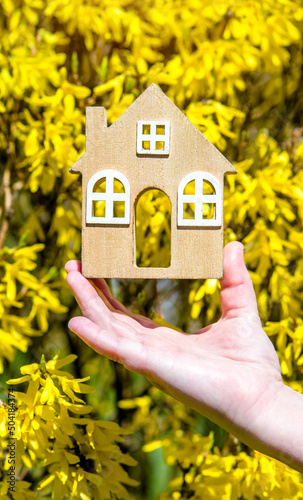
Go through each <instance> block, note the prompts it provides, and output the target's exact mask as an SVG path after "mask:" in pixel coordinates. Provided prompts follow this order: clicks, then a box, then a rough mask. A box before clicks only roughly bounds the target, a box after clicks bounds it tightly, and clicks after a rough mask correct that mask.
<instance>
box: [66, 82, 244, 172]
mask: <svg viewBox="0 0 303 500" xmlns="http://www.w3.org/2000/svg"><path fill="white" fill-rule="evenodd" d="M149 100H152V102H153V107H156V108H157V109H159V112H160V113H161V109H162V107H164V108H165V109H166V110H167V109H168V110H171V111H170V113H169V114H170V115H175V116H176V118H178V119H179V120H180V119H181V121H182V120H184V121H185V122H187V123H186V126H188V123H189V124H190V126H191V127H192V130H193V133H194V134H195V135H196V136H197V140H198V141H202V143H205V145H206V144H207V148H208V149H209V148H211V149H212V148H213V154H214V155H218V158H220V162H218V163H219V165H220V170H221V171H223V173H236V172H237V171H236V169H235V168H234V167H233V165H232V164H231V163H230V162H229V161H228V160H227V159H226V158H225V157H224V155H222V153H221V152H220V151H219V150H218V149H217V148H216V147H215V146H214V145H213V144H211V142H210V141H208V139H207V138H206V137H205V136H204V135H203V134H202V132H200V130H199V129H198V128H197V127H196V126H195V125H193V123H192V122H191V121H190V120H189V119H188V118H187V117H186V116H185V115H184V113H182V111H180V109H179V108H178V107H177V106H176V105H175V104H174V103H173V102H172V101H171V100H170V99H169V98H168V97H167V96H166V95H165V94H164V92H162V90H160V89H159V87H157V85H155V84H154V83H152V84H151V85H150V86H149V87H148V88H147V89H146V90H145V91H144V92H142V94H141V95H140V96H139V97H138V98H137V99H136V100H135V101H134V102H133V103H132V104H131V105H130V106H129V107H128V108H127V110H126V111H125V112H124V113H123V114H122V115H121V116H120V117H119V118H118V119H117V120H116V121H115V122H114V123H113V124H112V125H111V126H110V127H107V120H106V110H105V108H100V107H99V108H97V107H91V108H87V111H88V110H92V111H93V110H95V111H96V112H97V109H98V113H99V115H100V118H101V119H102V121H103V123H102V124H100V125H101V126H102V132H104V133H105V134H106V133H108V132H109V131H110V133H111V134H112V133H114V130H115V128H116V127H117V129H118V128H120V127H121V125H122V126H123V122H124V121H126V122H127V126H129V121H128V120H129V118H128V116H129V114H132V115H133V116H138V117H140V118H139V119H142V118H145V119H148V117H142V116H140V110H141V109H143V108H144V107H145V104H146V102H148V101H149ZM96 108H97V109H96ZM162 118H163V117H162ZM89 133H90V131H89V130H87V131H86V134H89ZM86 142H87V144H88V140H87V141H86ZM88 154H89V151H88V150H86V152H85V153H84V154H83V155H82V156H81V157H80V158H79V159H78V161H77V162H76V163H74V165H73V166H72V167H71V168H70V172H72V173H74V172H80V173H81V172H82V167H83V160H84V159H86V156H87V155H88Z"/></svg>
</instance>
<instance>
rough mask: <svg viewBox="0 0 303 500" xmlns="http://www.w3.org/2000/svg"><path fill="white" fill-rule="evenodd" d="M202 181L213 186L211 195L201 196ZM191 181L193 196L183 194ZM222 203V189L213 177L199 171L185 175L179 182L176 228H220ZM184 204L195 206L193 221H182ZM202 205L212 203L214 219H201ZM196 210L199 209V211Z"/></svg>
mask: <svg viewBox="0 0 303 500" xmlns="http://www.w3.org/2000/svg"><path fill="white" fill-rule="evenodd" d="M204 180H205V181H207V182H209V183H210V184H211V185H212V186H213V188H214V193H213V194H203V181H204ZM191 181H195V194H184V190H185V187H186V186H187V184H189V182H191ZM222 202H223V200H222V188H221V185H220V183H219V181H218V179H217V178H216V177H215V176H214V175H212V174H210V173H208V172H201V171H198V172H193V173H190V174H188V175H186V176H185V177H184V178H183V179H182V181H181V182H180V184H179V188H178V226H203V227H221V226H222ZM184 203H194V204H195V217H194V219H184V217H183V204H184ZM203 203H214V212H215V217H214V218H213V219H203ZM197 208H199V210H198V209H197Z"/></svg>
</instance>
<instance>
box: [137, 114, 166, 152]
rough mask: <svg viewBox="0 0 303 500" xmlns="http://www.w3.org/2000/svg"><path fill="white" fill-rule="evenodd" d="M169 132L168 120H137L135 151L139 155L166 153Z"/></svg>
mask: <svg viewBox="0 0 303 500" xmlns="http://www.w3.org/2000/svg"><path fill="white" fill-rule="evenodd" d="M169 133H170V122H166V121H164V122H161V121H159V122H158V121H144V120H140V121H138V123H137V153H138V154H139V155H157V156H161V155H162V156H165V155H168V154H169Z"/></svg>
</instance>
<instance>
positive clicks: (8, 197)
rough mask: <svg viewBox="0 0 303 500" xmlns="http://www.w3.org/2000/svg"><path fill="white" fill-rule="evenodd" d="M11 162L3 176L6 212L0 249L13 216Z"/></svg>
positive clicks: (4, 213) (0, 236)
mask: <svg viewBox="0 0 303 500" xmlns="http://www.w3.org/2000/svg"><path fill="white" fill-rule="evenodd" d="M10 182H11V161H8V162H7V165H6V167H5V170H4V174H3V186H2V189H3V195H4V211H3V222H2V226H1V229H0V249H1V248H2V246H3V244H4V241H5V237H6V234H7V232H8V229H9V221H10V219H11V217H12V215H13V207H12V202H13V196H12V191H11V186H10Z"/></svg>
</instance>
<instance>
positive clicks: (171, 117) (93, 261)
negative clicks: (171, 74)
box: [71, 84, 236, 279]
mask: <svg viewBox="0 0 303 500" xmlns="http://www.w3.org/2000/svg"><path fill="white" fill-rule="evenodd" d="M71 172H80V173H81V174H82V187H83V195H82V196H83V205H82V207H83V208H82V272H83V274H84V276H86V277H90V278H93V277H104V278H187V279H196V278H201V279H203V278H221V277H222V270H223V182H224V174H225V173H236V170H235V168H234V167H233V166H232V165H231V164H230V163H229V162H228V161H227V160H226V158H224V156H223V155H222V154H221V153H220V152H219V151H218V150H217V149H216V148H215V147H214V146H213V145H212V144H211V143H210V142H209V141H208V140H207V139H206V138H205V137H204V136H203V134H202V133H201V132H200V131H199V130H198V129H197V128H196V127H195V126H194V125H193V124H192V123H191V122H190V121H189V120H188V119H187V118H186V116H185V115H184V114H183V113H182V112H181V111H180V110H179V109H178V108H177V107H176V106H175V105H174V104H173V102H172V101H171V100H170V99H169V98H168V97H166V95H165V94H164V93H163V92H162V91H161V90H160V89H159V88H158V87H157V86H156V85H154V84H152V85H151V86H150V87H148V88H147V90H145V92H143V93H142V94H141V95H140V96H139V97H138V98H137V99H136V101H135V102H134V103H133V104H132V105H131V106H130V107H129V108H128V109H127V110H126V111H125V112H124V113H123V114H122V115H121V117H120V118H118V120H117V121H116V122H114V123H113V124H112V125H111V126H110V127H107V120H106V110H105V109H104V108H102V107H95V106H93V107H88V108H86V152H85V154H84V155H83V156H81V157H80V159H79V160H78V161H77V162H76V163H75V164H74V165H73V166H72V168H71ZM101 181H102V182H103V183H104V181H105V183H104V184H103V185H104V186H105V188H103V189H102V190H101V189H99V186H100V182H101ZM190 183H191V186H194V189H193V190H192V191H191V193H190V194H187V190H186V187H187V186H188V185H189V184H190ZM117 185H119V186H120V187H121V189H119V190H118V189H117V188H116V186H117ZM205 185H207V186H208V189H207V190H205V188H204V186H205ZM147 189H158V190H161V191H163V192H164V193H165V194H166V195H167V196H168V198H169V200H170V203H171V258H170V266H169V267H163V268H161V267H157V268H151V267H146V268H144V267H138V266H137V265H136V221H135V218H136V210H135V207H136V204H137V202H138V200H139V198H140V196H141V195H142V194H143V193H144V192H145V191H146V190H147ZM100 201H102V202H103V206H104V210H103V212H102V213H98V210H96V206H97V204H98V202H100ZM117 202H120V206H121V202H122V205H123V212H122V214H121V213H120V214H119V215H117V212H116V211H115V210H114V207H115V203H117ZM188 203H190V204H191V207H193V215H192V217H186V215H185V214H184V206H185V204H188ZM205 204H208V206H212V216H211V217H207V218H206V217H205V216H204V215H203V214H204V211H203V207H204V205H205Z"/></svg>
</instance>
